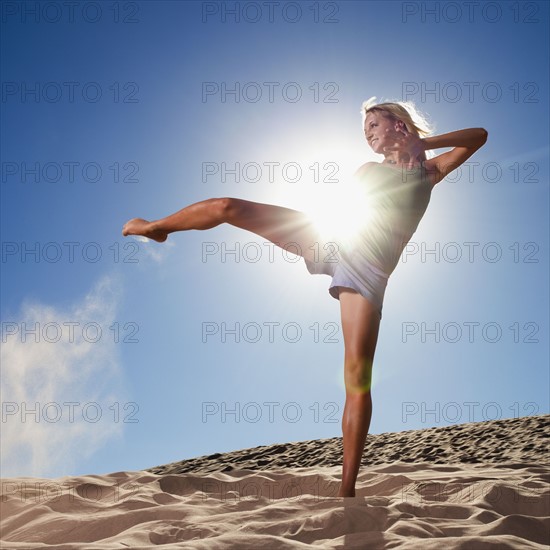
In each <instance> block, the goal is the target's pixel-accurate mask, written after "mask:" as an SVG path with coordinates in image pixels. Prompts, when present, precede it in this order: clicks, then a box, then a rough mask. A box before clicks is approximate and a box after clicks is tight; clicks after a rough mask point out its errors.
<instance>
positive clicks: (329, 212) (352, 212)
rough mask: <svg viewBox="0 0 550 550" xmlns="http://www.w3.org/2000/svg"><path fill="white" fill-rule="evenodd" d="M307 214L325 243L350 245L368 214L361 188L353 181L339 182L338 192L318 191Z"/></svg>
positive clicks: (311, 200)
mask: <svg viewBox="0 0 550 550" xmlns="http://www.w3.org/2000/svg"><path fill="white" fill-rule="evenodd" d="M306 213H307V214H308V216H309V217H310V218H311V220H312V222H313V223H314V224H315V226H316V227H317V228H318V229H319V232H320V235H321V238H322V239H323V240H326V241H331V240H337V241H339V242H351V241H353V239H354V238H356V237H357V236H358V235H359V232H360V230H361V228H362V227H363V226H364V225H365V223H366V221H367V220H368V218H369V216H370V214H371V204H370V201H369V198H368V196H367V194H366V193H365V191H364V188H363V187H362V186H361V185H360V184H359V183H358V182H356V181H355V180H353V179H352V180H351V181H349V182H340V184H339V186H338V189H335V188H334V187H331V188H330V189H317V191H316V193H315V194H314V195H312V196H311V197H310V201H309V205H308V208H307V209H306Z"/></svg>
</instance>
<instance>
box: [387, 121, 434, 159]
mask: <svg viewBox="0 0 550 550" xmlns="http://www.w3.org/2000/svg"><path fill="white" fill-rule="evenodd" d="M398 132H399V133H400V134H402V136H399V137H397V138H396V141H395V143H394V145H393V146H387V147H384V152H385V153H388V152H390V151H397V152H398V156H399V158H400V160H401V159H403V161H404V162H406V163H407V169H412V168H414V167H415V166H417V165H418V164H420V155H421V154H422V153H423V152H424V151H425V150H426V144H425V142H424V140H423V139H422V138H420V137H418V136H417V135H415V134H411V133H410V132H409V131H408V130H407V129H406V128H400V129H399V130H398Z"/></svg>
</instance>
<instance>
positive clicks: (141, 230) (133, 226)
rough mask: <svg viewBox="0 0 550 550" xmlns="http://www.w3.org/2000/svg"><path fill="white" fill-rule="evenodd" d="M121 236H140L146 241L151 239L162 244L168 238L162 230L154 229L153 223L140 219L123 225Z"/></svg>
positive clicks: (134, 219)
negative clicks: (145, 238)
mask: <svg viewBox="0 0 550 550" xmlns="http://www.w3.org/2000/svg"><path fill="white" fill-rule="evenodd" d="M122 234H123V235H124V236H125V237H126V236H127V235H142V236H143V237H147V238H148V239H153V240H154V241H157V242H159V243H163V242H164V241H165V240H166V239H167V238H168V233H167V232H166V231H163V230H162V229H156V228H155V223H154V222H148V221H147V220H144V219H142V218H133V219H131V220H130V221H128V222H126V223H125V224H124V227H123V228H122Z"/></svg>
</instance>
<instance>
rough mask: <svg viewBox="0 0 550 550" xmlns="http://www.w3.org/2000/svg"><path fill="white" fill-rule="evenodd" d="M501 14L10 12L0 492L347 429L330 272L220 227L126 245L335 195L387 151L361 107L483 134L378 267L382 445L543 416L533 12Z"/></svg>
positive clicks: (192, 8) (390, 9)
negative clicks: (393, 435) (177, 219)
mask: <svg viewBox="0 0 550 550" xmlns="http://www.w3.org/2000/svg"><path fill="white" fill-rule="evenodd" d="M276 4H277V3H276ZM489 4H490V5H491V6H489V5H488V4H483V3H482V4H481V5H480V6H477V4H476V6H477V7H474V8H472V9H474V11H473V12H468V9H469V8H468V5H469V3H466V2H452V3H447V2H441V3H433V2H370V1H369V2H366V1H365V2H362V1H354V2H347V1H341V2H307V1H306V2H300V3H299V4H297V3H293V2H279V3H278V4H277V5H275V4H273V3H266V2H258V3H256V2H247V3H244V2H240V3H235V2H226V3H223V4H221V3H218V2H202V3H201V2H187V1H186V2H177V1H172V2H129V3H128V2H113V3H111V2H109V3H104V2H100V3H94V2H91V3H90V2H88V3H79V4H78V5H77V6H76V7H75V8H74V11H73V12H70V11H69V8H68V7H67V6H66V5H64V3H62V2H48V3H41V4H39V5H40V9H39V11H38V12H33V10H34V9H35V8H34V6H35V3H34V2H22V3H20V2H6V3H4V4H3V5H2V10H3V11H2V34H1V38H0V40H1V46H2V48H1V56H2V57H1V62H2V63H1V66H2V103H1V105H0V107H1V115H2V117H1V118H2V126H1V155H2V186H1V190H2V210H1V213H2V221H1V231H2V235H1V240H2V266H1V267H2V283H1V297H2V303H1V311H0V312H1V318H2V396H1V399H2V426H1V428H2V433H3V444H2V453H3V454H2V462H3V471H2V473H3V475H5V476H23V475H33V476H61V475H73V474H85V473H106V472H113V471H120V470H138V469H142V468H147V467H151V466H155V465H158V464H164V463H167V462H172V461H176V460H181V459H184V458H191V457H195V456H199V455H205V454H210V453H215V452H224V451H230V450H235V449H242V448H247V447H254V446H258V445H269V444H272V443H284V442H289V441H301V440H309V439H319V438H329V437H335V436H341V428H340V420H341V415H342V410H343V405H344V386H343V339H342V333H341V328H340V318H339V313H340V311H339V302H338V301H337V300H334V299H333V298H331V297H330V296H329V294H328V292H327V288H328V286H329V283H330V278H329V277H327V276H323V275H316V276H312V275H310V274H309V273H308V272H307V269H306V267H305V265H304V262H303V260H301V259H300V258H299V257H297V256H295V255H292V254H286V255H285V254H283V251H282V250H281V249H279V248H275V247H270V246H268V245H267V243H266V242H265V241H264V240H263V239H261V238H259V237H256V236H255V235H253V234H252V233H248V232H245V231H242V230H239V229H237V228H235V227H231V226H229V225H221V226H218V227H216V228H214V229H212V230H210V231H190V232H186V233H177V234H173V235H171V236H170V237H169V239H168V241H167V242H166V243H164V244H158V243H155V242H143V241H140V240H138V239H134V238H128V239H125V238H123V237H122V236H121V228H122V225H123V224H124V223H125V222H126V221H127V220H128V219H130V218H132V217H136V216H139V217H144V218H147V219H157V218H160V217H163V216H165V215H167V214H169V213H172V212H174V211H176V210H178V209H179V208H182V207H183V206H186V205H188V204H191V203H193V202H196V201H199V200H203V199H206V198H210V197H219V196H234V197H239V198H245V199H249V200H255V201H260V202H267V203H272V204H279V205H281V206H288V207H291V208H297V209H303V210H307V209H308V208H311V207H312V206H313V205H314V204H315V200H316V197H321V196H325V197H337V196H338V193H339V186H342V185H343V184H344V183H345V182H346V181H349V178H350V176H351V174H352V173H353V172H354V171H355V169H356V168H357V167H358V166H360V165H361V164H362V163H364V162H366V161H368V160H378V161H379V160H381V158H380V157H378V156H377V155H374V154H373V153H372V152H371V151H370V149H369V148H368V146H367V145H366V143H365V141H364V137H363V132H362V127H361V116H360V107H361V103H362V101H364V100H366V99H368V98H369V97H371V96H376V97H377V98H378V99H379V100H411V101H414V102H415V103H416V105H417V106H418V108H419V109H420V110H421V111H423V112H424V113H425V114H426V115H427V116H428V117H429V120H430V121H431V122H432V123H433V124H434V126H435V133H436V134H440V133H446V132H450V131H454V130H458V129H461V128H467V127H484V128H486V129H487V130H488V132H489V139H488V142H487V144H486V145H485V146H484V147H483V148H482V149H481V150H480V151H479V152H477V153H476V154H475V155H474V156H473V157H472V158H471V159H470V160H469V164H468V166H464V167H463V168H462V169H461V170H460V172H459V173H457V172H455V173H453V174H451V175H450V176H449V177H448V178H447V179H446V180H444V181H443V182H441V183H440V184H438V185H437V187H436V188H435V189H434V191H433V193H432V198H431V202H430V205H429V207H428V210H427V212H426V214H425V216H424V218H423V220H422V222H421V223H420V225H419V227H418V230H417V232H416V233H415V235H414V236H413V238H412V240H411V243H410V246H409V248H408V249H407V253H406V254H404V255H403V256H402V259H401V261H400V263H399V264H398V266H397V268H396V270H395V271H394V273H393V274H392V276H391V278H390V281H389V284H388V288H387V291H386V297H385V302H384V310H383V318H382V323H381V328H380V335H379V339H378V347H377V351H376V356H375V366H374V379H373V389H372V394H373V406H374V409H373V416H372V422H371V428H370V432H371V433H381V432H399V431H404V430H411V429H421V428H427V427H432V426H444V425H449V424H454V423H463V422H469V421H475V422H478V421H483V420H490V419H497V418H513V417H517V416H524V415H529V414H542V413H548V405H549V402H548V396H549V387H550V386H549V373H548V364H549V358H548V311H549V307H548V306H549V303H548V302H549V300H548V275H549V274H548V234H549V232H548V229H549V228H548V204H549V201H548V158H549V144H548V128H549V117H548V58H547V52H548V28H549V27H548V4H547V3H546V2H528V3H519V4H518V3H516V2H513V3H512V2H500V3H499V2H491V3H489ZM46 5H49V7H48V8H47V9H45V6H46ZM85 5H87V6H88V7H85ZM245 6H247V7H246V8H245ZM457 6H458V11H457ZM235 8H236V9H237V11H238V13H239V15H238V17H239V21H236V15H235V13H232V11H231V10H232V9H235ZM245 9H246V11H245ZM430 9H435V10H436V11H435V12H430V11H429V10H430ZM231 90H234V92H233V93H231ZM443 151H444V150H437V151H436V153H438V152H439V153H441V152H443ZM237 163H238V167H237ZM245 167H246V168H245ZM270 168H271V170H272V173H271V172H270ZM235 169H237V173H238V178H237V177H236V174H235V172H234V170H235ZM232 170H233V172H232ZM270 176H273V177H270ZM237 179H238V181H237ZM340 192H341V190H340ZM232 250H233V251H234V253H231V251H232ZM33 251H34V252H33ZM430 251H432V253H430ZM35 329H37V330H35ZM33 330H35V332H32V331H33ZM232 330H233V331H235V330H236V331H237V332H236V333H235V332H231V331H232ZM236 334H238V335H239V341H236V340H237V337H236ZM33 411H34V412H33ZM231 411H233V413H232V412H231Z"/></svg>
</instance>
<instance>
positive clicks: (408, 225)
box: [122, 98, 487, 497]
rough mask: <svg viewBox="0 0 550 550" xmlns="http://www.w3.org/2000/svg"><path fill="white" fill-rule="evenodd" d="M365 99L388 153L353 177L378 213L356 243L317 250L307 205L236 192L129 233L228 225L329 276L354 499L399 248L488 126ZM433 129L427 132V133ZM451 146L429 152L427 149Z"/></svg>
mask: <svg viewBox="0 0 550 550" xmlns="http://www.w3.org/2000/svg"><path fill="white" fill-rule="evenodd" d="M375 99H376V98H371V99H370V100H368V101H366V102H364V103H363V105H362V114H363V119H364V132H365V138H366V140H367V142H368V144H369V146H370V147H371V149H372V150H373V151H374V152H375V153H378V154H381V155H383V156H384V160H383V161H382V162H381V163H378V162H367V163H366V164H364V165H363V166H361V168H359V170H358V171H357V172H356V177H357V178H358V180H359V181H360V182H361V184H364V185H365V187H366V188H367V189H368V190H369V191H370V192H371V196H372V197H373V198H374V200H373V205H374V206H373V209H374V213H373V215H372V216H370V217H369V221H368V222H366V223H365V227H364V229H363V230H361V234H360V239H358V240H357V241H356V245H355V246H354V248H350V246H349V245H348V246H341V247H337V248H338V250H337V254H336V257H337V262H336V263H334V262H329V261H320V260H319V258H318V257H314V251H315V250H319V248H318V247H316V246H314V244H315V243H319V242H320V234H319V232H318V230H317V228H316V227H315V226H314V225H313V223H312V222H311V219H310V218H309V217H308V216H307V215H306V214H305V213H302V212H298V211H296V210H291V209H288V208H283V207H280V206H275V205H270V204H262V203H257V202H251V201H247V200H243V199H236V198H230V197H223V198H212V199H207V200H204V201H201V202H197V203H195V204H191V205H190V206H187V207H185V208H183V209H182V210H179V211H178V212H176V213H175V214H172V215H170V216H168V217H166V218H163V219H161V220H157V221H151V222H149V221H147V220H144V219H141V218H134V219H132V220H130V221H129V222H127V223H126V224H125V225H124V228H123V231H122V234H123V235H124V236H126V235H143V236H145V237H148V238H150V239H153V240H155V241H158V242H163V241H165V240H166V238H167V236H168V234H169V233H172V232H174V231H186V230H189V229H198V230H204V229H210V228H212V227H216V226H217V225H219V224H221V223H228V224H230V225H233V226H235V227H240V228H242V229H246V230H247V231H251V232H253V233H255V234H256V235H259V236H260V237H263V238H264V239H267V240H269V241H271V242H273V243H274V244H276V245H277V246H280V247H281V248H285V246H286V244H287V243H294V245H293V247H292V251H293V252H294V250H295V245H296V244H297V245H298V250H300V254H301V255H302V256H303V258H304V260H305V263H306V266H307V269H308V270H309V271H310V273H312V274H314V273H324V274H327V275H330V276H332V283H331V286H330V288H329V292H330V294H331V295H332V296H333V297H334V298H336V299H338V300H339V301H340V311H341V320H342V332H343V336H344V347H345V353H344V382H345V388H346V402H345V407H344V413H343V417H342V432H343V449H344V453H343V454H344V456H343V470H342V481H341V485H340V490H339V493H338V496H342V497H352V496H355V483H356V480H357V474H358V472H359V467H360V463H361V456H362V453H363V448H364V445H365V440H366V436H367V433H368V429H369V425H370V420H371V413H372V400H371V391H370V387H371V376H372V365H373V360H374V353H375V348H376V342H377V340H378V330H379V326H380V319H381V317H382V301H383V297H384V292H385V288H386V284H387V281H388V278H389V276H390V274H391V273H392V271H393V269H394V268H395V266H396V264H397V262H398V260H399V255H400V254H401V252H402V251H403V249H404V247H405V245H406V244H407V242H408V241H409V240H410V238H411V236H412V234H413V233H414V231H415V230H416V227H417V225H418V223H419V221H420V219H421V218H422V216H423V214H424V212H425V210H426V208H427V205H428V203H429V199H430V194H431V190H432V188H433V186H434V185H436V184H437V183H438V182H440V181H441V180H442V179H443V178H444V177H445V176H447V175H448V174H449V173H450V172H451V171H453V170H455V169H456V168H458V167H459V166H460V165H461V164H462V163H464V162H465V161H466V160H467V159H468V158H470V157H471V156H472V155H473V154H474V153H475V151H477V150H478V149H479V148H480V147H481V146H482V145H483V144H484V143H485V142H486V140H487V131H486V130H485V129H483V128H469V129H465V130H458V131H455V132H450V133H447V134H442V135H438V136H435V135H434V136H430V137H427V136H428V135H429V133H430V129H429V127H428V125H427V123H426V121H425V120H424V119H423V118H422V116H421V115H420V113H418V112H417V111H416V109H415V108H414V105H412V104H411V103H405V102H396V103H378V104H377V103H376V102H375ZM421 136H426V137H421ZM449 147H452V149H451V150H450V151H448V152H445V153H443V154H440V155H438V156H435V157H433V158H430V159H427V158H426V154H425V151H427V150H431V149H439V148H449Z"/></svg>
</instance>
